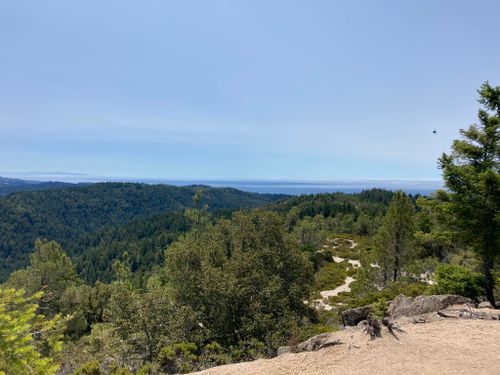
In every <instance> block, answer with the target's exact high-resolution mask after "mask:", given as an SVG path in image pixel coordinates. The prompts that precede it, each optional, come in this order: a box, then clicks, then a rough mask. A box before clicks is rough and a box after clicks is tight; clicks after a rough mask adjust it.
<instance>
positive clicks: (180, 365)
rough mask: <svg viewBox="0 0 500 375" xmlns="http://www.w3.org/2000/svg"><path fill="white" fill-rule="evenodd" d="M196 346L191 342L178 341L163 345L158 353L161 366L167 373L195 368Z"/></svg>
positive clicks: (183, 371) (182, 371)
mask: <svg viewBox="0 0 500 375" xmlns="http://www.w3.org/2000/svg"><path fill="white" fill-rule="evenodd" d="M196 350H197V346H196V344H193V343H180V344H173V345H168V346H165V347H164V348H163V349H162V350H161V351H160V354H159V355H158V360H159V362H160V365H161V366H162V368H163V369H164V370H165V371H167V372H168V373H179V372H180V373H186V372H189V371H193V370H195V369H196V362H197V360H198V356H197V355H196Z"/></svg>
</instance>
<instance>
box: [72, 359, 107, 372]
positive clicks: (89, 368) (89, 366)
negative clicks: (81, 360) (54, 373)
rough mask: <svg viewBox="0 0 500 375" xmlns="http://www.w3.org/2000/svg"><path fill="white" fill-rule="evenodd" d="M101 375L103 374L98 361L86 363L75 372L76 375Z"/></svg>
mask: <svg viewBox="0 0 500 375" xmlns="http://www.w3.org/2000/svg"><path fill="white" fill-rule="evenodd" d="M101 374H102V373H101V366H100V365H99V362H97V361H92V362H88V363H85V364H84V365H82V366H81V367H78V368H77V369H76V370H75V372H74V375H101Z"/></svg>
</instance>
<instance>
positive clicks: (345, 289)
mask: <svg viewBox="0 0 500 375" xmlns="http://www.w3.org/2000/svg"><path fill="white" fill-rule="evenodd" d="M353 281H354V279H353V278H352V277H350V276H347V277H346V278H345V282H344V284H342V285H341V286H339V287H337V288H335V289H332V290H323V291H321V292H319V294H321V297H323V298H330V297H336V296H338V295H339V294H340V293H343V292H350V291H351V287H350V286H349V285H351V283H352V282H353Z"/></svg>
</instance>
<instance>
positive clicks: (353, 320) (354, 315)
mask: <svg viewBox="0 0 500 375" xmlns="http://www.w3.org/2000/svg"><path fill="white" fill-rule="evenodd" d="M371 312H372V307H371V306H362V307H357V308H355V309H349V310H345V311H342V321H343V322H344V325H346V326H353V327H354V326H356V325H357V324H358V323H359V322H361V321H362V320H366V318H367V317H368V315H370V313H371Z"/></svg>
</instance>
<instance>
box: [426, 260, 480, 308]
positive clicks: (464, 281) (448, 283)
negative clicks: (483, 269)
mask: <svg viewBox="0 0 500 375" xmlns="http://www.w3.org/2000/svg"><path fill="white" fill-rule="evenodd" d="M434 279H435V281H436V285H435V286H434V287H433V288H432V292H433V293H435V294H458V295H460V296H464V297H468V298H472V299H477V297H478V296H480V295H481V284H482V277H481V274H480V273H478V272H474V271H472V270H470V269H469V268H467V267H464V266H459V265H456V264H440V265H439V266H438V267H437V268H436V272H435V275H434Z"/></svg>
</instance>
